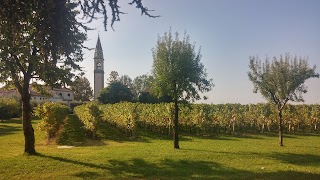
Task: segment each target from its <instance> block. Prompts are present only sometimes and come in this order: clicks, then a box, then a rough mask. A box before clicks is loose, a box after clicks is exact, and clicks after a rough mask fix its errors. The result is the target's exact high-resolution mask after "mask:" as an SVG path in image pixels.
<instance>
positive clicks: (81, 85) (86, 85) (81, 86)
mask: <svg viewBox="0 0 320 180" xmlns="http://www.w3.org/2000/svg"><path fill="white" fill-rule="evenodd" d="M71 90H72V91H73V93H74V100H76V101H90V100H92V98H93V90H92V88H91V86H90V82H89V80H88V79H87V78H86V77H84V76H81V77H76V78H75V80H74V81H73V82H72V84H71Z"/></svg>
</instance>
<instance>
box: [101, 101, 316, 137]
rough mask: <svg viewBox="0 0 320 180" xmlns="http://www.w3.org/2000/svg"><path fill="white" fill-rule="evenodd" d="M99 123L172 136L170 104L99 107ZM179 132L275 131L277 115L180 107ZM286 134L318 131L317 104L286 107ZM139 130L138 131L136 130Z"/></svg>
mask: <svg viewBox="0 0 320 180" xmlns="http://www.w3.org/2000/svg"><path fill="white" fill-rule="evenodd" d="M99 108H100V110H101V111H102V116H101V121H102V122H106V123H108V124H110V125H111V126H114V127H116V128H118V129H119V130H121V131H122V132H124V133H126V134H127V135H128V136H132V135H134V134H135V133H136V131H137V130H138V129H140V128H141V129H146V130H149V131H152V132H155V133H160V134H167V135H171V133H172V128H173V123H172V122H173V117H174V115H173V112H174V109H173V108H174V107H173V104H140V103H118V104H107V105H99ZM179 108H180V111H179V129H180V131H181V132H184V133H188V134H196V135H208V134H242V133H264V132H276V131H277V119H278V114H277V110H276V108H275V107H274V106H273V105H272V104H255V105H253V104H250V105H241V104H218V105H209V104H187V105H180V107H179ZM283 117H284V123H283V126H284V130H285V132H287V133H295V132H312V133H319V132H320V127H319V125H320V105H287V106H286V108H285V109H284V111H283ZM137 127H139V128H137Z"/></svg>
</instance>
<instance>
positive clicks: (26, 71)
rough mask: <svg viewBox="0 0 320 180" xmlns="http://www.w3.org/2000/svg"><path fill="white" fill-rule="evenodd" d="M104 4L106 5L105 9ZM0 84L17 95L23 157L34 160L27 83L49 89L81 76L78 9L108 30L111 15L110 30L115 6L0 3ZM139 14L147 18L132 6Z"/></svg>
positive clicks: (111, 2)
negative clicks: (99, 17)
mask: <svg viewBox="0 0 320 180" xmlns="http://www.w3.org/2000/svg"><path fill="white" fill-rule="evenodd" d="M106 3H108V5H105V4H106ZM0 4H1V8H0V72H1V73H0V82H4V83H6V84H14V86H15V87H16V88H17V90H18V92H19V93H20V95H21V101H22V121H23V132H24V139H25V149H24V152H25V153H26V154H36V150H35V137H34V129H33V127H32V123H31V110H32V109H31V105H30V93H29V86H30V82H31V79H34V80H35V81H38V80H39V81H43V82H45V83H46V84H49V85H51V86H54V85H59V84H65V83H70V82H71V79H72V78H73V76H74V75H73V73H71V72H72V71H71V70H72V69H74V70H80V67H79V66H78V65H77V62H80V61H82V49H83V45H82V44H83V41H84V40H86V34H85V33H84V31H82V30H81V29H83V30H85V31H86V30H88V29H89V28H87V27H86V26H84V24H83V23H81V22H79V21H78V19H76V16H77V14H79V8H78V7H79V6H80V8H81V10H82V12H83V15H84V18H89V21H91V20H93V19H95V18H96V17H97V14H99V13H100V14H102V15H103V17H104V25H105V28H106V27H107V19H108V11H107V7H110V9H111V12H112V13H110V14H111V26H113V23H114V22H115V21H120V14H123V12H121V11H120V6H119V5H118V1H117V0H92V1H91V0H90V1H89V0H79V1H78V2H76V1H72V2H71V1H57V0H47V1H40V0H32V1H26V0H15V1H10V0H0ZM129 4H130V5H136V7H137V8H138V9H140V10H141V12H142V14H144V15H147V16H149V17H156V16H152V15H150V14H149V10H148V8H146V7H144V6H143V5H142V0H133V1H132V2H131V3H129Z"/></svg>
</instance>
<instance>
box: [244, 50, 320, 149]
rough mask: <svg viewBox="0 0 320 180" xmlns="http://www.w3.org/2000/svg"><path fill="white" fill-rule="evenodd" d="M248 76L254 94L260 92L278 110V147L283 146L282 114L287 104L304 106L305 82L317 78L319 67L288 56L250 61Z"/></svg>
mask: <svg viewBox="0 0 320 180" xmlns="http://www.w3.org/2000/svg"><path fill="white" fill-rule="evenodd" d="M249 68H250V71H249V72H248V76H249V79H250V81H252V83H253V85H254V93H257V92H258V91H259V92H260V93H261V94H262V96H263V97H264V98H265V99H266V100H267V101H269V102H271V103H274V104H275V105H276V106H277V110H278V117H279V119H278V130H279V145H280V146H283V138H282V129H283V127H282V121H283V119H282V110H283V108H284V107H285V105H286V104H287V102H288V101H294V102H303V101H304V100H303V97H302V95H303V93H306V92H307V87H306V86H305V85H304V82H305V81H306V80H307V79H309V78H313V77H318V78H319V74H318V73H316V72H315V70H316V66H313V68H310V67H309V65H308V60H307V59H306V58H297V57H296V56H295V57H291V56H290V55H289V54H286V55H285V56H282V55H281V56H280V58H279V59H277V58H276V57H274V58H273V61H272V62H271V63H270V62H269V60H268V58H267V59H266V60H265V62H264V63H262V62H261V60H260V59H259V58H258V57H250V64H249Z"/></svg>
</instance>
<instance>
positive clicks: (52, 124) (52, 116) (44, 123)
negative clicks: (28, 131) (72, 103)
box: [34, 102, 69, 140]
mask: <svg viewBox="0 0 320 180" xmlns="http://www.w3.org/2000/svg"><path fill="white" fill-rule="evenodd" d="M68 114H69V108H68V106H66V105H64V104H61V103H53V102H46V103H44V104H43V105H40V106H38V107H37V108H36V109H35V111H34V115H36V116H38V117H39V118H40V119H41V121H40V122H39V123H38V129H40V130H42V131H46V133H47V136H48V140H51V139H52V138H55V136H56V134H57V132H58V131H59V129H60V127H61V126H62V125H63V122H64V119H65V118H66V117H67V115H68Z"/></svg>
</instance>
